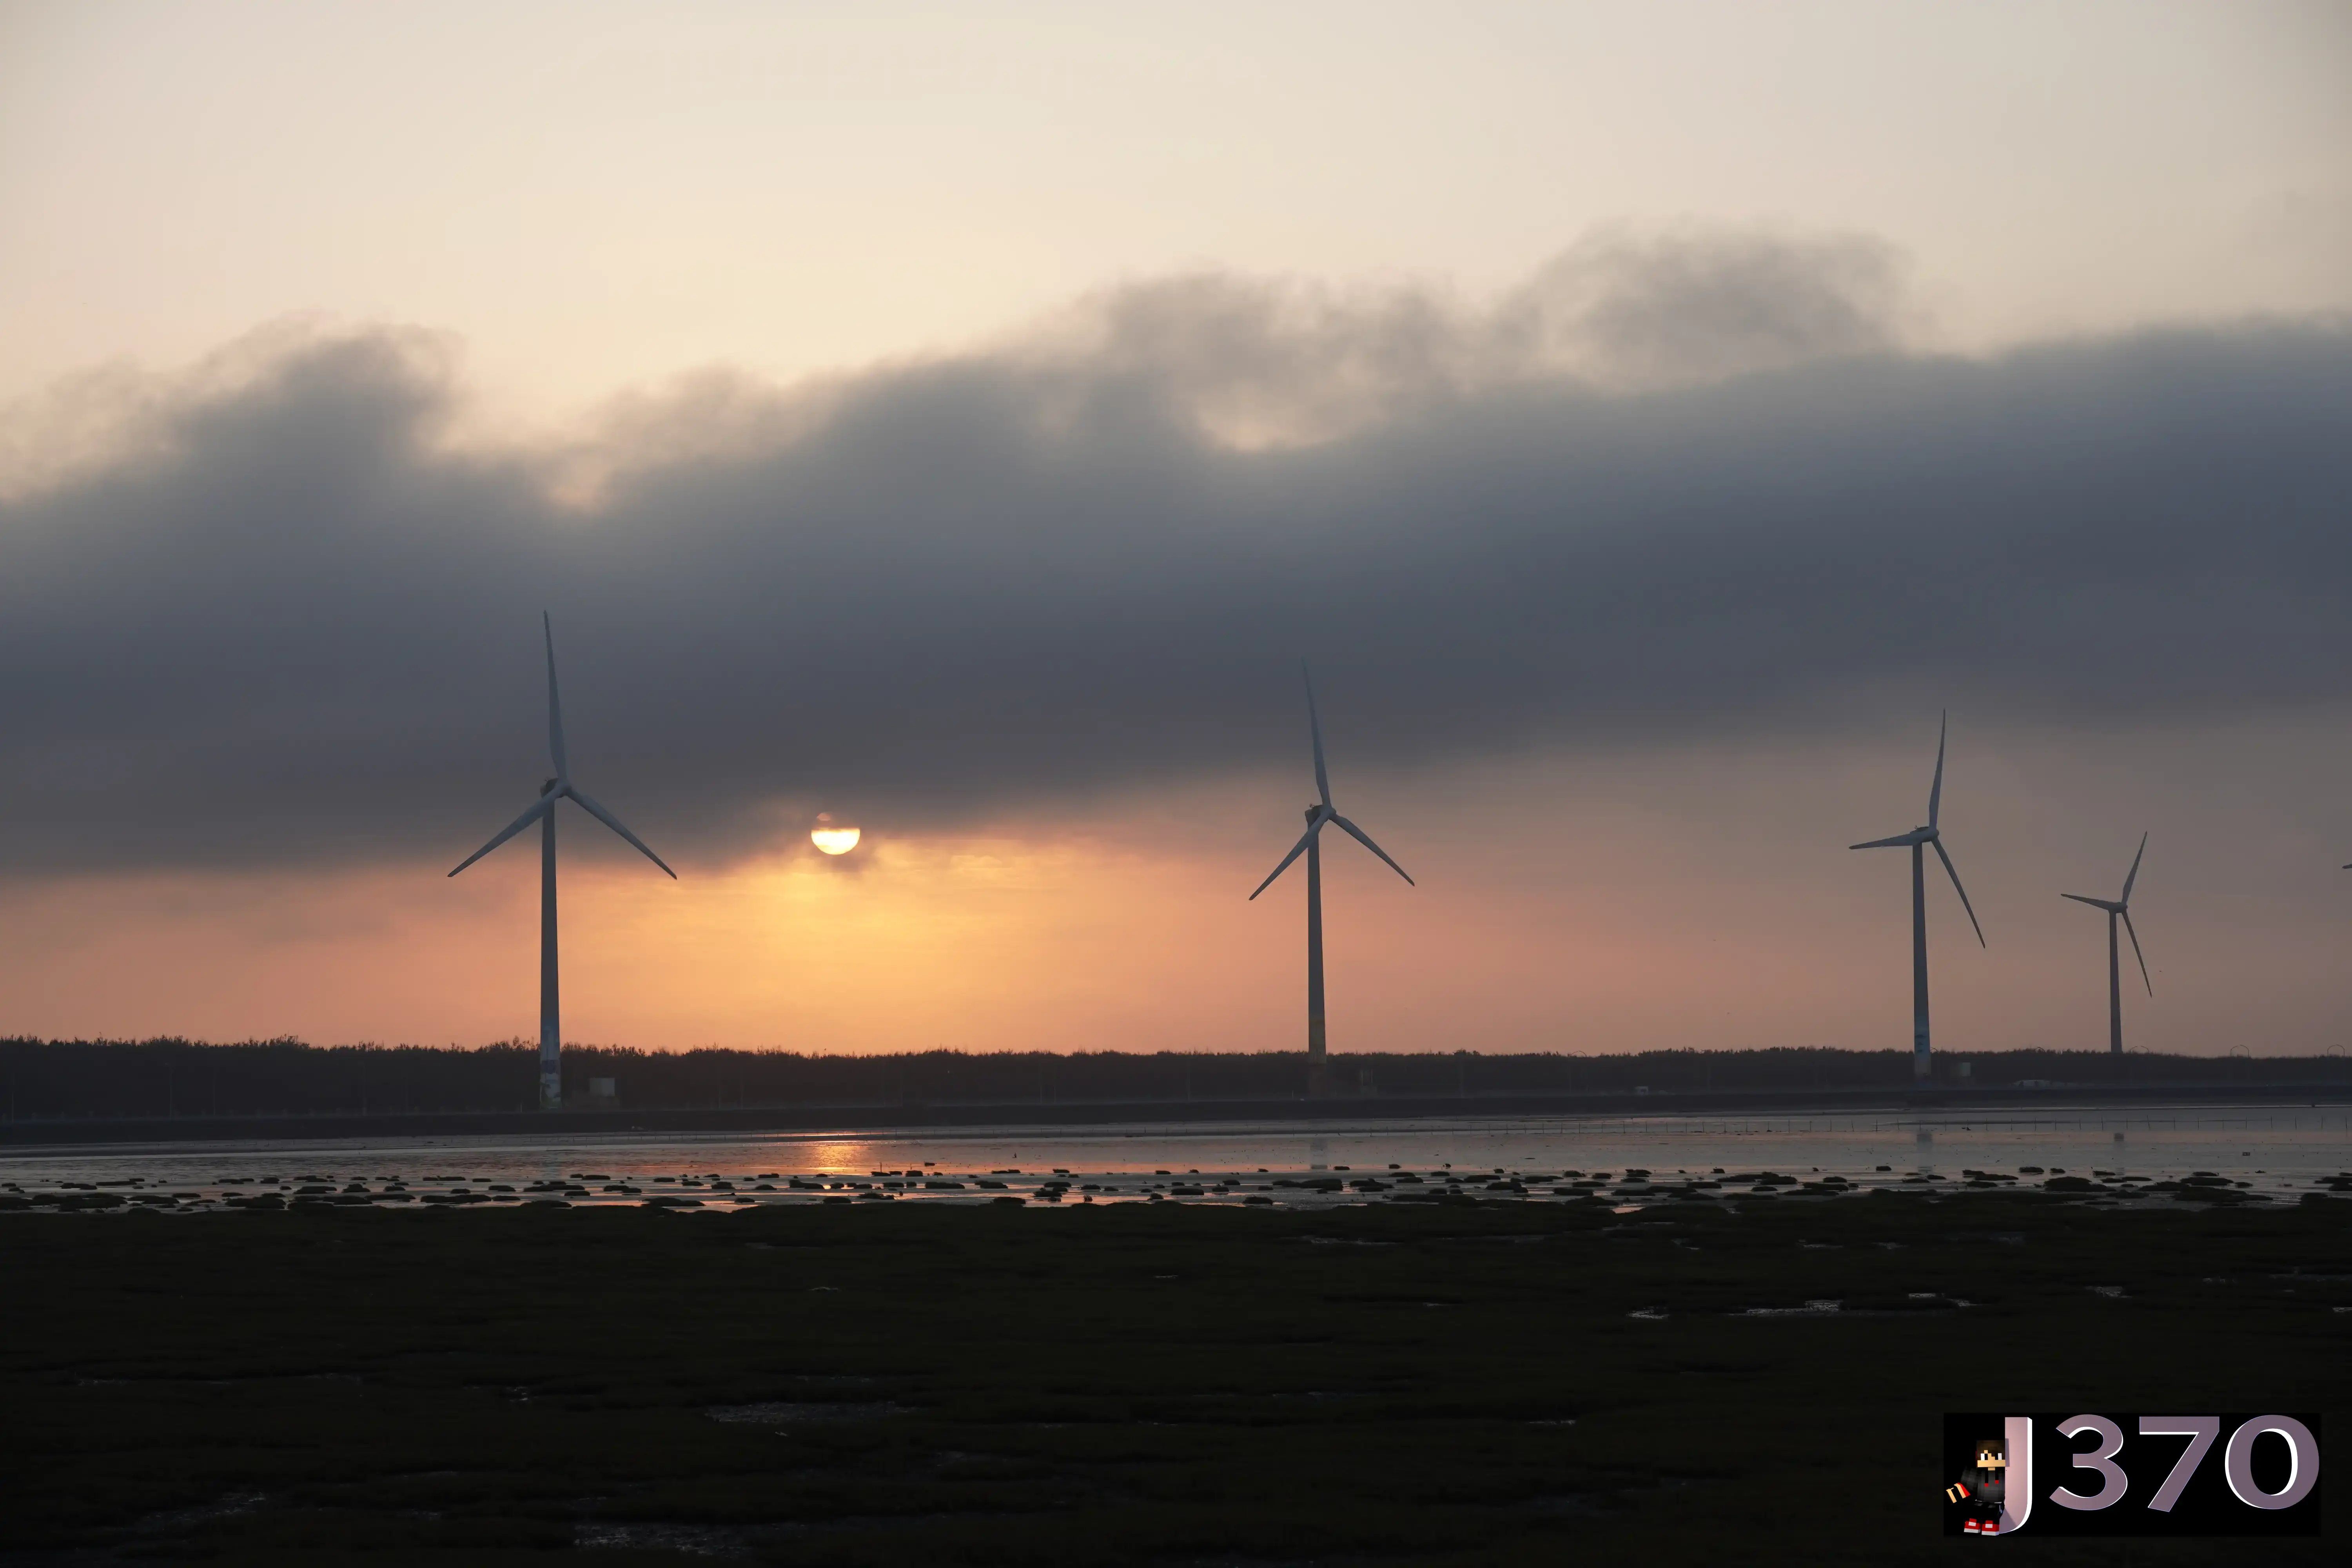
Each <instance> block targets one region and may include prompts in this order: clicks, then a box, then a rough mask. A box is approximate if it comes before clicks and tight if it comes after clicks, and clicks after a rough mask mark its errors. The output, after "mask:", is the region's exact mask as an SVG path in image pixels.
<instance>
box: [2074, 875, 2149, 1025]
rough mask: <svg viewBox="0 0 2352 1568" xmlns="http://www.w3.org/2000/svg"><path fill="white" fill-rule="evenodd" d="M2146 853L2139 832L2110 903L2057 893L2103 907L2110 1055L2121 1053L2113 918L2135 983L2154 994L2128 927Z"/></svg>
mask: <svg viewBox="0 0 2352 1568" xmlns="http://www.w3.org/2000/svg"><path fill="white" fill-rule="evenodd" d="M2145 854H2147V834H2145V833H2143V834H2141V835H2140V836H2139V854H2138V855H2134V856H2133V857H2132V867H2131V874H2130V875H2129V876H2127V877H2126V878H2125V879H2124V890H2123V893H2122V895H2121V896H2120V897H2118V898H2116V900H2114V901H2113V902H2112V903H2111V902H2109V901H2108V900H2105V899H2092V898H2085V897H2084V896H2083V895H2082V894H2081V893H2061V894H2059V895H2058V896H2059V897H2060V898H2062V899H2072V900H2074V901H2075V902H2076V903H2078V904H2088V905H2090V906H2091V907H2092V908H2093V909H2095V910H2106V911H2107V1050H2108V1053H2109V1054H2110V1055H2113V1056H2118V1057H2119V1056H2121V1055H2123V1054H2124V984H2123V973H2122V970H2121V968H2120V967H2119V965H2118V964H2117V963H2116V921H2118V920H2120V921H2123V922H2124V930H2125V931H2129V932H2130V933H2131V944H2132V956H2133V957H2134V958H2137V959H2138V960H2139V983H2140V984H2142V985H2145V986H2147V994H2149V995H2150V996H2153V995H2155V994H2156V982H2154V981H2153V980H2150V979H2149V978H2148V977H2147V955H2146V954H2145V953H2143V952H2140V950H2139V932H2137V931H2133V930H2132V923H2131V890H2132V884H2133V883H2134V882H2137V881H2138V880H2139V861H2140V856H2141V855H2145Z"/></svg>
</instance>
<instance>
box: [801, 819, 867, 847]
mask: <svg viewBox="0 0 2352 1568" xmlns="http://www.w3.org/2000/svg"><path fill="white" fill-rule="evenodd" d="M857 839H858V830H857V829H856V828H855V827H852V826H849V825H847V824H846V823H840V822H835V820H834V819H833V813H831V812H829V811H820V812H818V813H817V814H816V826H814V827H812V828H811V829H809V842H810V843H812V844H814V845H815V846H816V847H818V848H819V849H821V850H823V851H824V853H825V854H827V855H846V854H848V853H849V852H850V851H851V850H853V849H855V848H856V847H857Z"/></svg>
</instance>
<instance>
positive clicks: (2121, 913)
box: [2058, 833, 2352, 1056]
mask: <svg viewBox="0 0 2352 1568" xmlns="http://www.w3.org/2000/svg"><path fill="white" fill-rule="evenodd" d="M2145 854H2147V834H2145V833H2143V834H2141V835H2140V836H2139V854H2138V855H2134V856H2133V857H2132V867H2131V874H2130V875H2129V876H2127V877H2126V878H2125V879H2124V890H2123V894H2122V896H2121V897H2119V898H2117V899H2116V900H2115V901H2114V902H2112V903H2110V902H2108V901H2107V900H2105V899H2092V898H2085V897H2084V896H2083V895H2082V894H2081V893H2061V894H2059V895H2058V896H2059V897H2060V898H2062V899H2072V900H2074V901H2075V902H2076V903H2078V904H2088V905H2090V906H2091V907H2092V908H2093V909H2095V910H2106V911H2107V1050H2108V1051H2109V1052H2110V1053H2111V1054H2112V1055H2115V1056H2121V1055H2123V1054H2124V986H2123V978H2122V972H2121V970H2120V969H2119V968H2118V966H2117V964H2116V921H2118V920H2120V921H2123V922H2124V930H2125V931H2129V932H2130V933H2131V944H2132V956H2133V957H2134V958H2137V959H2138V960H2139V983H2140V984H2143V985H2145V986H2147V994H2149V995H2151V996H2153V995H2155V994H2156V982H2154V981H2153V980H2150V979H2149V978H2148V977H2147V955H2146V954H2144V953H2142V952H2140V950H2139V932H2137V931H2133V930H2132V923H2131V890H2132V884H2133V883H2134V882H2137V881H2138V880H2139V862H2140V856H2141V855H2145ZM2346 869H2347V870H2352V867H2347V868H2346Z"/></svg>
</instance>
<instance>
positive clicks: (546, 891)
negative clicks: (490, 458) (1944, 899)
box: [449, 611, 677, 1110]
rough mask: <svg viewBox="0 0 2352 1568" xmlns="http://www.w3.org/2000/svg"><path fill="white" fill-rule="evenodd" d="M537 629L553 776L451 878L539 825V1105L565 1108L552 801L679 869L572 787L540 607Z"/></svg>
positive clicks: (549, 628) (546, 623)
mask: <svg viewBox="0 0 2352 1568" xmlns="http://www.w3.org/2000/svg"><path fill="white" fill-rule="evenodd" d="M540 623H541V629H543V630H544V631H545V632H546V634H547V750H548V754H549V757H550V758H551V760H552V761H553V763H555V776H554V777H553V778H551V779H549V780H548V781H547V782H546V783H545V784H541V785H540V786H539V799H538V800H536V801H534V802H532V803H531V806H530V810H528V811H526V812H524V813H523V814H522V815H521V816H518V817H516V818H515V819H514V820H513V821H512V822H510V823H509V824H507V826H505V828H503V829H502V830H501V831H500V832H499V836H498V837H495V838H493V839H491V840H490V841H489V842H488V844H485V845H483V846H482V847H480V848H479V849H477V850H475V851H474V852H473V853H472V854H471V855H468V856H467V857H466V858H464V859H463V860H461V861H459V862H458V863H457V870H455V871H452V872H450V873H449V875H451V876H452V877H454V876H456V875H457V872H458V871H462V870H464V869H465V868H467V867H468V866H470V865H472V864H473V863H474V862H475V861H477V860H478V859H480V858H482V857H483V856H485V855H487V854H488V853H489V852H490V851H491V850H493V849H496V848H497V847H499V845H501V844H504V843H505V842H506V841H507V840H508V839H509V838H512V837H514V836H515V835H516V834H518V833H520V832H521V831H522V830H523V829H524V828H526V827H529V826H530V825H531V824H532V823H534V822H536V823H538V824H539V1108H540V1109H541V1110H562V1109H563V1026H562V1019H561V1016H560V1013H561V1007H560V1003H561V1001H562V986H561V985H560V984H558V983H557V978H556V966H555V803H556V802H557V801H559V800H562V799H563V798H564V797H565V796H567V795H569V796H570V797H571V798H572V799H573V800H575V801H577V802H579V804H580V808H581V809H582V810H583V811H585V812H586V813H587V814H588V815H589V816H593V817H594V818H595V819H596V820H597V821H599V822H601V823H603V824H604V826H607V827H609V828H611V829H612V830H613V831H614V832H615V833H617V834H619V835H620V836H621V837H624V838H625V839H627V840H628V841H629V842H630V843H631V844H632V845H634V846H635V847H636V850H637V853H639V854H640V855H643V856H644V857H645V858H646V859H648V860H650V861H652V862H653V863H654V864H655V865H656V866H660V867H661V868H662V869H663V870H665V871H669V875H670V879H671V880H673V881H675V880H677V872H675V871H670V870H669V868H668V867H667V865H664V864H663V862H662V858H661V857H660V856H658V855H656V854H655V853H654V852H653V851H652V850H650V849H648V848H646V846H645V841H644V840H643V839H641V838H639V837H637V836H636V835H635V834H634V833H632V832H630V831H629V830H628V829H627V828H625V827H624V826H621V819H620V818H619V817H617V816H614V815H613V814H612V813H611V812H609V811H606V810H605V809H604V807H603V806H601V805H597V804H596V803H595V802H594V801H593V800H591V799H589V798H588V797H587V796H586V795H583V794H581V793H580V791H579V790H578V789H576V788H574V787H573V785H572V765H571V763H569V762H567V761H566V760H565V758H564V754H563V705H562V703H561V702H560V701H558V700H556V695H555V624H554V622H552V621H551V620H550V619H549V618H548V617H547V615H546V613H545V612H544V611H542V612H541V615H540Z"/></svg>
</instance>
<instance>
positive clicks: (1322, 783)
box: [1250, 662, 1413, 1099]
mask: <svg viewBox="0 0 2352 1568" xmlns="http://www.w3.org/2000/svg"><path fill="white" fill-rule="evenodd" d="M1298 673H1299V675H1300V677H1301V678H1302V679H1305V681H1306V682H1307V731H1308V732H1309V733H1310V734H1311V735H1313V737H1314V739H1315V792H1316V794H1318V795H1321V796H1322V797H1323V798H1322V799H1321V800H1320V801H1318V802H1317V803H1316V804H1314V805H1309V806H1308V807H1307V832H1306V833H1305V835H1304V836H1302V837H1300V838H1299V840H1298V842H1297V844H1295V845H1293V846H1291V849H1290V853H1289V854H1287V855H1285V856H1284V857H1283V858H1282V864H1281V865H1279V866H1276V868H1274V869H1273V870H1272V871H1270V872H1268V873H1267V874H1266V879H1265V881H1263V882H1260V883H1259V884H1258V885H1257V892H1255V893H1252V894H1251V895H1250V900H1251V901H1255V900H1256V898H1257V895H1258V893H1263V892H1265V890H1266V889H1268V888H1270V887H1272V886H1274V879H1275V878H1276V877H1279V876H1281V875H1282V874H1283V873H1284V872H1285V871H1287V870H1288V869H1290V863H1291V862H1292V861H1293V860H1296V859H1297V858H1299V856H1301V855H1305V856H1306V857H1307V1095H1308V1097H1309V1098H1313V1099H1319V1098H1321V1097H1322V1096H1323V1095H1324V1094H1325V1093H1326V1092H1327V1091H1328V1087H1329V1086H1328V1082H1327V1079H1326V1074H1327V1070H1328V1064H1327V1063H1326V1061H1325V1058H1324V1054H1323V847H1322V834H1323V825H1324V824H1325V823H1327V822H1335V823H1338V824H1339V830H1340V831H1341V832H1343V833H1345V834H1347V836H1348V837H1350V838H1353V839H1354V840H1355V841H1356V842H1357V843H1359V844H1360V845H1362V846H1363V847H1365V848H1367V849H1369V850H1370V851H1371V852H1372V853H1373V854H1375V855H1377V856H1379V857H1380V858H1381V859H1382V860H1386V861H1388V868H1389V869H1390V870H1391V871H1394V872H1395V873H1396V874H1397V875H1398V876H1400V877H1404V879H1405V883H1406V885H1407V886H1412V885H1413V880H1412V878H1411V877H1408V876H1405V869H1404V868H1403V867H1402V866H1400V865H1398V864H1397V863H1396V862H1395V861H1394V860H1390V859H1389V852H1388V851H1387V850H1385V849H1383V848H1381V847H1380V846H1379V845H1377V844H1375V843H1373V842H1372V841H1371V838H1370V836H1368V835H1367V834H1366V833H1365V832H1364V830H1363V829H1362V828H1360V827H1359V826H1356V825H1355V824H1354V823H1352V822H1350V821H1349V820H1348V819H1347V818H1346V817H1344V816H1340V815H1339V813H1338V812H1337V811H1335V810H1333V809H1332V806H1331V777H1330V775H1329V774H1328V773H1326V772H1325V771H1324V768H1323V723H1322V721H1321V720H1319V719H1318V718H1317V717H1316V715H1315V678H1314V677H1313V676H1312V675H1310V674H1308V673H1307V666H1306V665H1305V664H1304V663H1303V662H1302V663H1301V664H1300V665H1299V667H1298Z"/></svg>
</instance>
